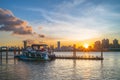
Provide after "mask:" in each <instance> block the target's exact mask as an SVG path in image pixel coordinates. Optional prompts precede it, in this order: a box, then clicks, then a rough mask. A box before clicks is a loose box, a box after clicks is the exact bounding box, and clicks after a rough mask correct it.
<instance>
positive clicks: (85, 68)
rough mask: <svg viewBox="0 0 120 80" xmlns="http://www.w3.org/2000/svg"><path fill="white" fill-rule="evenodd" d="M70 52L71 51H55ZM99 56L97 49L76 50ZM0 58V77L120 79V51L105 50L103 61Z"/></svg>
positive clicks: (0, 79)
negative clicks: (0, 59) (87, 51)
mask: <svg viewBox="0 0 120 80" xmlns="http://www.w3.org/2000/svg"><path fill="white" fill-rule="evenodd" d="M55 54H56V55H60V54H62V55H71V54H72V52H56V53H55ZM77 54H78V55H81V54H82V55H83V54H86V55H88V54H90V55H98V56H99V55H100V52H89V53H83V52H77ZM12 57H13V55H9V58H10V59H9V60H8V61H6V60H5V59H3V60H2V61H0V80H120V52H104V60H103V61H101V60H72V59H69V60H68V59H56V60H52V61H37V62H30V61H20V60H14V59H13V58H12Z"/></svg>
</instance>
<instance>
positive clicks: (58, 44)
mask: <svg viewBox="0 0 120 80" xmlns="http://www.w3.org/2000/svg"><path fill="white" fill-rule="evenodd" d="M57 49H58V50H60V41H58V42H57Z"/></svg>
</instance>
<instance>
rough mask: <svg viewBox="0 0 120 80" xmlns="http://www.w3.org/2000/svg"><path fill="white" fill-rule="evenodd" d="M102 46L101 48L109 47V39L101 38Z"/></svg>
mask: <svg viewBox="0 0 120 80" xmlns="http://www.w3.org/2000/svg"><path fill="white" fill-rule="evenodd" d="M102 47H103V48H109V39H103V40H102Z"/></svg>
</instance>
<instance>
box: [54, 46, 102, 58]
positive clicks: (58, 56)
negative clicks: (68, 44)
mask: <svg viewBox="0 0 120 80" xmlns="http://www.w3.org/2000/svg"><path fill="white" fill-rule="evenodd" d="M55 59H79V60H104V58H103V50H102V48H101V56H90V55H88V56H85V55H82V56H79V55H78V56H77V55H76V45H75V44H74V45H73V55H71V56H66V55H56V56H55Z"/></svg>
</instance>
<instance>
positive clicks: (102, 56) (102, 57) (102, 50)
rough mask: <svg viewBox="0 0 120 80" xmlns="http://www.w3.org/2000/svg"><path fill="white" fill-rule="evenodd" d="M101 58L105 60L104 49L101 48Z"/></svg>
mask: <svg viewBox="0 0 120 80" xmlns="http://www.w3.org/2000/svg"><path fill="white" fill-rule="evenodd" d="M101 58H102V59H103V47H101Z"/></svg>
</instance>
